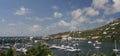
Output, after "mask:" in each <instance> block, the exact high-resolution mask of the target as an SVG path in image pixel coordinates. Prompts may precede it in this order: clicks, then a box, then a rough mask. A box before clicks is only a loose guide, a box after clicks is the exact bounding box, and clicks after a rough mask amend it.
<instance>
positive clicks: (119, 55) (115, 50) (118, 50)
mask: <svg viewBox="0 0 120 56" xmlns="http://www.w3.org/2000/svg"><path fill="white" fill-rule="evenodd" d="M113 51H114V52H115V54H116V56H120V49H118V48H117V44H116V40H115V49H113Z"/></svg>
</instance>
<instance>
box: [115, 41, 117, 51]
mask: <svg viewBox="0 0 120 56" xmlns="http://www.w3.org/2000/svg"><path fill="white" fill-rule="evenodd" d="M115 49H117V45H116V40H115Z"/></svg>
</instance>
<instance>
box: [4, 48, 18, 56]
mask: <svg viewBox="0 0 120 56" xmlns="http://www.w3.org/2000/svg"><path fill="white" fill-rule="evenodd" d="M5 56H17V53H16V51H15V49H12V48H10V49H8V50H7V51H6V52H5Z"/></svg>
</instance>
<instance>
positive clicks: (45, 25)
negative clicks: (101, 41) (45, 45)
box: [0, 0, 120, 36]
mask: <svg viewBox="0 0 120 56" xmlns="http://www.w3.org/2000/svg"><path fill="white" fill-rule="evenodd" d="M119 2H120V0H12V1H10V0H0V36H41V35H48V34H53V33H59V32H65V31H74V30H86V29H92V28H96V27H100V26H103V25H105V24H107V23H109V22H111V21H112V20H114V19H116V18H119V17H120V3H119Z"/></svg>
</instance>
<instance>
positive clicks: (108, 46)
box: [46, 40, 120, 56]
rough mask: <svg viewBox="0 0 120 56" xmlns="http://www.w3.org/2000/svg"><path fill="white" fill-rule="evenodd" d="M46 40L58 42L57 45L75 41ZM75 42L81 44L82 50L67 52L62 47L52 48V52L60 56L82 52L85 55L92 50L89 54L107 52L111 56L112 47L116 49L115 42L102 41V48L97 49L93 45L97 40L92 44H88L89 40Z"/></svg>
mask: <svg viewBox="0 0 120 56" xmlns="http://www.w3.org/2000/svg"><path fill="white" fill-rule="evenodd" d="M46 42H47V43H48V44H57V45H61V44H64V45H67V44H71V43H73V42H72V41H61V40H49V41H46ZM75 43H78V44H79V45H78V46H77V48H80V49H81V52H67V51H64V50H60V49H52V52H53V53H55V54H56V55H58V56H74V55H75V54H78V53H80V54H81V55H82V56H85V55H86V54H87V53H88V51H89V50H90V51H89V53H88V55H89V56H90V55H92V54H93V53H105V54H107V56H111V55H112V52H113V51H112V49H114V43H113V42H102V44H99V46H100V47H101V48H100V49H96V48H95V46H93V43H95V41H92V43H91V44H88V41H77V42H75ZM117 48H120V43H117Z"/></svg>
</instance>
